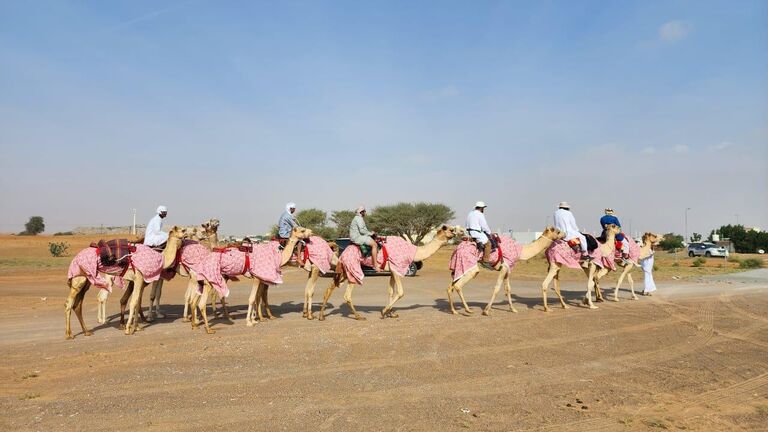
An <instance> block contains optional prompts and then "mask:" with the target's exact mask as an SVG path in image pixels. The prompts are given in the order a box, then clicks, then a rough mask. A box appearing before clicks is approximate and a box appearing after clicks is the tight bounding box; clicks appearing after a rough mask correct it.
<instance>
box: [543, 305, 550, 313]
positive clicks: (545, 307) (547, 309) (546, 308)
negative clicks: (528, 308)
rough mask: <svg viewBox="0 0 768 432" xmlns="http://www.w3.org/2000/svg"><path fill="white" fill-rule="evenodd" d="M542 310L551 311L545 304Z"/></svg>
mask: <svg viewBox="0 0 768 432" xmlns="http://www.w3.org/2000/svg"><path fill="white" fill-rule="evenodd" d="M544 312H552V309H550V308H548V307H547V306H544Z"/></svg>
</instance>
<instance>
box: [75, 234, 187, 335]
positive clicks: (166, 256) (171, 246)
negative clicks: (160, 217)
mask: <svg viewBox="0 0 768 432" xmlns="http://www.w3.org/2000/svg"><path fill="white" fill-rule="evenodd" d="M188 235H189V233H188V232H187V230H186V228H182V227H176V226H175V227H173V228H171V230H170V232H169V236H168V243H167V245H166V247H165V250H164V251H163V252H162V256H161V259H162V265H163V266H165V265H168V266H170V265H171V264H172V263H173V260H174V258H175V256H176V250H177V249H178V247H179V245H181V241H182V239H183V238H185V237H186V236H188ZM139 246H143V245H139ZM137 247H138V246H137ZM142 253H148V252H146V251H145V250H144V249H142ZM98 260H99V256H98V253H95V252H94V251H93V248H87V249H84V250H82V251H81V252H80V253H78V254H77V255H76V256H75V258H74V259H73V260H72V264H70V271H69V274H70V275H71V276H70V277H69V278H68V281H67V285H68V286H69V295H68V296H67V301H66V304H65V307H64V316H65V321H66V329H65V337H66V339H73V336H72V327H71V321H70V318H71V314H72V310H73V309H74V310H75V315H76V316H77V319H78V321H80V327H81V328H82V329H83V334H85V335H86V336H91V335H92V334H93V333H92V332H91V331H90V330H88V329H87V328H86V326H85V322H84V321H83V311H82V309H83V298H84V296H85V293H86V292H88V289H89V288H90V286H91V283H92V281H95V280H96V278H97V277H98V273H102V274H103V273H106V274H110V275H112V276H120V275H121V274H122V273H123V271H124V269H123V268H119V267H110V268H100V265H99V264H98ZM85 263H89V265H88V268H89V269H98V271H96V272H93V274H86V272H85V269H84V264H85ZM144 280H145V277H144V275H143V274H142V273H141V271H135V277H134V283H135V284H136V286H139V287H140V289H138V290H134V292H133V296H132V298H131V304H130V314H129V318H128V324H129V325H126V334H131V333H133V331H134V330H135V329H136V327H138V320H136V318H137V317H136V309H137V307H138V305H139V302H140V301H141V292H142V291H143V290H144V286H145V285H146V284H145V282H144ZM131 324H133V327H131Z"/></svg>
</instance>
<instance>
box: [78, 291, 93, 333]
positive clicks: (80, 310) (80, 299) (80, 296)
mask: <svg viewBox="0 0 768 432" xmlns="http://www.w3.org/2000/svg"><path fill="white" fill-rule="evenodd" d="M88 288H90V284H88V285H86V286H84V287H83V289H82V290H80V292H79V293H77V296H76V297H75V304H74V305H73V309H74V310H75V315H76V316H77V320H78V321H80V328H82V329H83V334H84V335H86V336H93V333H92V332H91V331H90V330H88V327H86V326H85V321H84V320H83V299H84V298H85V293H86V292H88Z"/></svg>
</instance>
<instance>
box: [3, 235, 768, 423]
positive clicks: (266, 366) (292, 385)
mask: <svg viewBox="0 0 768 432" xmlns="http://www.w3.org/2000/svg"><path fill="white" fill-rule="evenodd" d="M0 249H2V247H0ZM6 249H7V248H6ZM21 255H23V253H22V254H21ZM64 261H67V262H68V260H66V259H64ZM446 265H447V254H445V255H443V254H441V255H438V256H436V257H433V259H431V260H430V261H427V265H425V268H424V269H423V271H422V272H421V273H420V274H419V276H417V277H415V278H408V279H406V283H405V290H406V296H405V297H404V298H403V300H402V301H401V302H400V303H399V305H398V306H399V307H398V308H397V309H398V312H399V313H400V318H399V319H386V320H383V319H380V318H379V310H380V309H381V308H382V306H383V303H384V301H385V297H386V283H387V278H382V277H378V278H366V280H365V284H364V286H363V287H360V288H358V289H357V290H356V291H355V293H354V299H355V303H356V305H357V306H358V309H359V310H360V311H361V312H362V313H363V314H364V315H365V316H366V317H367V318H368V320H367V321H355V320H354V319H351V318H350V316H349V314H348V313H349V311H348V309H347V308H346V306H344V305H342V299H341V297H342V293H341V292H340V291H339V290H337V291H336V292H335V293H334V295H333V297H332V298H331V302H332V307H331V308H330V315H329V316H328V318H327V320H326V321H325V322H318V321H317V320H314V321H307V320H305V319H302V318H301V303H300V302H301V299H302V292H303V288H304V283H305V281H306V274H305V273H304V272H303V271H301V270H298V269H295V268H289V269H286V272H285V273H286V276H285V280H286V283H285V284H284V285H282V286H280V287H276V288H273V289H271V290H270V301H271V303H272V304H273V305H275V306H274V309H273V310H274V311H275V312H277V314H278V315H279V318H278V319H276V320H274V321H270V322H266V323H260V324H258V325H256V326H255V327H253V328H248V327H246V326H245V319H244V314H245V303H246V300H247V295H248V292H249V289H250V285H249V284H247V283H246V282H240V283H236V284H233V286H232V296H231V297H232V298H231V300H230V302H231V304H232V305H233V309H234V311H235V315H234V318H235V323H234V324H229V323H226V322H224V321H223V320H220V319H219V320H215V321H214V326H213V328H214V329H215V330H216V331H217V333H216V334H214V335H207V334H205V332H204V331H203V330H195V331H193V330H191V329H190V326H189V324H187V323H183V322H181V320H180V315H181V306H180V304H181V300H182V298H183V287H184V283H183V281H181V280H174V281H171V282H170V283H166V285H165V290H164V293H163V305H164V311H165V312H166V313H168V318H166V319H162V320H158V321H156V322H154V323H152V324H150V325H147V326H146V328H144V330H143V331H141V332H138V333H137V334H135V335H133V336H125V335H123V333H122V332H121V331H119V330H118V329H117V325H118V324H117V321H118V318H117V316H116V314H117V312H118V296H117V295H114V296H113V297H112V298H110V303H109V306H108V315H109V316H110V322H108V323H107V324H106V325H98V324H97V323H96V292H95V291H94V290H91V291H89V292H88V293H87V295H86V300H85V307H84V313H85V318H86V322H87V323H88V325H89V326H91V327H93V330H94V333H95V334H94V335H93V336H91V337H85V336H83V334H82V333H80V330H79V326H78V325H77V323H76V320H74V321H73V324H74V326H73V330H74V331H75V334H76V339H75V340H74V341H66V340H64V316H63V315H64V314H63V304H64V297H65V295H66V291H67V288H66V286H65V282H64V274H63V272H62V271H61V269H60V268H59V267H60V266H58V264H57V265H53V266H52V267H51V268H48V267H45V266H41V268H40V270H36V271H35V272H34V274H30V271H28V270H27V271H21V270H20V269H23V268H24V267H23V266H21V265H19V266H17V267H16V268H15V270H14V269H13V268H10V269H9V268H8V267H6V269H0V306H2V307H3V310H4V313H3V314H2V315H1V316H0V334H1V335H2V337H0V359H1V360H2V361H1V362H0V379H2V382H3V383H4V385H3V386H2V389H0V412H1V413H2V414H0V429H2V430H41V431H50V430H78V431H80V430H83V431H89V430H94V431H95V430H153V429H156V430H202V429H203V428H215V427H224V428H227V429H238V430H297V429H312V430H437V429H441V430H465V429H469V430H493V431H496V430H499V431H501V430H566V431H579V430H584V431H587V430H589V431H599V430H604V431H614V430H664V429H669V430H723V431H732V430H766V429H768V313H767V312H768V275H766V273H768V271H765V270H759V271H755V272H750V273H748V274H734V275H719V276H715V277H702V278H696V279H691V280H684V281H675V280H667V281H663V282H660V283H659V290H660V291H659V294H658V295H656V296H654V297H641V298H640V300H637V301H630V300H629V299H628V298H629V293H628V292H627V291H625V290H622V291H621V293H620V295H621V297H622V301H621V302H619V303H614V302H609V303H602V304H599V306H600V309H598V310H587V309H584V308H580V307H578V300H579V299H580V297H581V295H582V294H583V291H584V290H583V283H581V282H578V281H579V279H580V276H579V274H578V272H576V271H570V272H569V273H570V276H569V278H567V279H566V280H568V279H570V281H567V282H566V283H564V292H565V295H566V297H567V299H568V301H569V303H570V304H571V306H572V307H571V308H570V309H568V310H562V309H559V308H556V309H554V311H553V312H551V313H544V312H542V311H541V306H540V305H541V297H540V292H541V291H540V286H539V282H537V281H535V280H532V279H530V280H529V279H528V278H523V279H520V278H516V277H514V276H513V292H514V296H513V299H514V301H515V305H516V308H517V309H518V311H519V313H516V314H514V313H510V312H508V311H507V310H506V306H505V305H504V303H503V299H502V298H497V304H496V306H495V308H494V310H493V316H491V317H484V316H480V315H479V312H480V309H479V307H480V306H482V305H484V304H485V302H487V301H488V299H489V297H490V292H491V287H492V285H493V282H494V281H495V274H492V273H491V272H487V271H485V272H483V274H481V276H479V277H478V278H477V279H476V280H475V281H473V282H472V283H471V284H470V285H469V286H468V288H467V289H466V291H465V292H466V294H467V296H468V300H470V303H471V305H472V306H473V307H474V308H475V313H474V314H473V315H472V316H467V315H461V316H453V315H450V314H449V313H447V303H446V300H445V287H446V286H447V284H448V278H449V276H448V273H447V271H446V270H445V267H446ZM513 274H514V273H513ZM541 277H542V278H543V274H542V275H541ZM637 278H638V279H641V277H640V275H639V272H637ZM327 284H328V280H321V282H320V284H319V287H318V292H317V293H316V295H315V299H316V302H319V301H320V299H321V296H322V290H323V289H324V288H325V286H326V285H327ZM606 286H613V284H612V283H607V284H606ZM118 294H119V293H118ZM550 300H552V301H554V300H555V299H554V295H551V296H550ZM146 303H147V301H146V300H145V304H146Z"/></svg>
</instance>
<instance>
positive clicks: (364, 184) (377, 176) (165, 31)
mask: <svg viewBox="0 0 768 432" xmlns="http://www.w3.org/2000/svg"><path fill="white" fill-rule="evenodd" d="M767 80H768V3H765V2H760V1H756V2H748V1H739V2H709V1H662V2H649V1H642V2H621V1H616V2H586V1H585V2H569V1H568V2H566V1H562V2H544V1H542V2H511V1H500V2H490V1H481V2H466V1H462V2H459V1H457V2H448V1H440V2H426V1H421V2H419V1H417V2H413V1H411V2H392V1H388V2H353V1H349V2H318V1H306V2H255V1H248V2H246V1H242V2H237V1H228V2H213V1H204V0H192V1H175V2H163V3H160V2H155V1H146V2H142V1H124V2H119V1H117V2H86V1H82V2H66V1H51V2H42V1H41V2H21V1H19V2H3V3H1V4H0V151H1V152H2V153H0V156H2V157H1V158H0V159H1V160H0V200H2V202H3V203H4V204H3V210H4V211H3V212H2V214H1V215H0V231H19V230H20V229H21V228H22V226H23V223H24V222H25V221H26V219H27V218H28V217H29V216H31V215H38V214H39V215H42V216H44V217H45V219H46V221H47V224H48V226H49V231H58V230H66V229H70V228H72V227H74V226H78V225H92V224H102V223H103V224H105V225H118V224H125V223H128V222H129V221H130V209H131V208H137V209H138V211H139V216H140V220H142V221H143V220H144V219H148V218H149V217H150V216H151V214H152V211H153V210H154V208H155V207H156V206H157V205H158V204H161V203H162V204H165V205H167V206H168V207H169V208H170V216H169V219H168V223H184V224H187V223H198V222H200V221H202V220H203V219H207V218H209V217H219V218H220V219H221V220H222V230H223V231H224V232H233V233H235V232H239V233H242V232H256V233H258V232H262V231H264V230H266V229H267V228H268V227H269V226H270V225H271V224H273V223H275V221H276V219H277V217H278V216H279V214H280V211H281V209H282V207H283V205H284V204H285V202H287V201H296V202H297V203H298V204H299V208H307V207H318V208H322V209H325V210H333V209H342V208H353V207H355V206H356V205H358V204H360V203H365V204H366V205H368V206H369V207H372V206H375V205H379V204H388V203H394V202H398V201H416V200H425V201H435V202H444V203H446V204H449V205H450V206H452V207H453V208H454V209H455V210H456V213H457V215H458V216H459V218H458V219H459V222H463V216H464V214H465V213H466V212H467V211H468V210H469V209H470V207H471V205H472V203H474V202H475V201H476V200H479V199H482V200H485V201H486V202H488V203H489V209H488V213H487V214H488V219H489V221H490V223H491V225H492V226H493V227H494V228H505V229H506V228H514V229H519V230H525V229H531V230H538V229H541V227H542V226H543V225H544V224H545V222H546V218H547V216H549V215H551V213H552V211H553V210H554V207H555V205H556V203H557V202H559V201H561V200H568V201H570V202H571V203H572V205H573V207H574V213H575V214H576V217H577V221H579V223H580V225H582V227H583V228H584V229H587V230H594V229H596V228H597V220H598V218H599V216H600V214H601V210H602V208H604V207H606V206H610V207H614V208H616V209H617V211H618V212H619V215H620V216H622V217H623V218H624V219H625V220H627V219H631V220H632V222H633V223H632V227H633V230H635V231H637V230H657V231H665V232H666V231H677V232H682V231H683V219H684V211H685V208H686V207H691V208H692V210H691V211H690V212H689V231H690V232H693V231H699V232H703V231H706V232H708V231H709V229H710V228H712V227H715V226H719V225H721V224H724V223H732V222H735V215H736V214H739V221H740V222H742V223H744V224H747V225H758V226H762V227H764V228H768V194H767V193H766V186H768V174H767V171H768V150H767V149H768V146H766V143H768V125H767V123H766V121H767V120H768V82H767ZM110 177H112V178H110ZM550 220H551V219H550ZM624 223H625V225H626V224H627V222H626V221H625V222H624Z"/></svg>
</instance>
